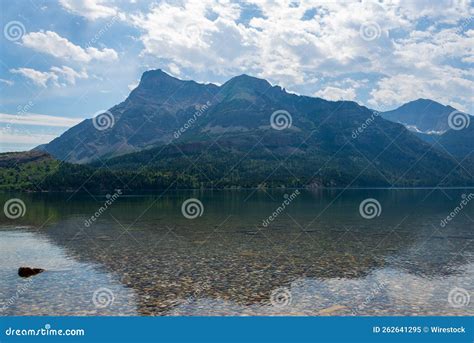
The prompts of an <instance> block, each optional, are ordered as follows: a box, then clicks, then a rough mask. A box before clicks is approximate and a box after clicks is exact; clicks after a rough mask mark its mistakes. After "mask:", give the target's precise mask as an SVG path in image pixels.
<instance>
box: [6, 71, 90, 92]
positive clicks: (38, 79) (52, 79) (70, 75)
mask: <svg viewBox="0 0 474 343" xmlns="http://www.w3.org/2000/svg"><path fill="white" fill-rule="evenodd" d="M10 72H11V73H13V74H19V75H22V76H23V77H25V78H27V79H29V80H30V81H32V82H33V83H34V84H36V85H38V86H41V87H47V86H48V85H53V86H55V87H63V86H66V85H75V84H76V79H87V78H88V77H89V76H88V75H87V73H86V71H85V70H82V71H80V72H77V71H75V70H74V69H72V68H70V67H67V66H62V67H51V69H50V70H49V71H39V70H36V69H32V68H17V69H10Z"/></svg>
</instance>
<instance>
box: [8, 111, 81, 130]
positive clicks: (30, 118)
mask: <svg viewBox="0 0 474 343" xmlns="http://www.w3.org/2000/svg"><path fill="white" fill-rule="evenodd" d="M82 120H83V119H80V118H79V119H77V118H67V117H59V116H50V115H45V114H35V113H27V114H21V115H18V114H8V113H0V123H7V124H20V125H33V126H51V127H72V126H74V125H76V124H79V123H80V122H81V121H82Z"/></svg>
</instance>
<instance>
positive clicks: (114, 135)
mask: <svg viewBox="0 0 474 343" xmlns="http://www.w3.org/2000/svg"><path fill="white" fill-rule="evenodd" d="M217 90H218V87H217V86H215V85H212V84H208V85H204V84H199V83H196V82H194V81H182V80H178V79H176V78H173V77H171V76H170V75H168V74H166V73H165V72H163V71H161V70H152V71H147V72H145V73H144V74H143V75H142V78H141V80H140V84H139V86H138V87H137V88H135V89H134V90H133V91H132V92H131V93H130V95H129V96H128V97H127V99H125V101H124V102H122V103H120V104H118V105H116V106H114V107H112V108H111V109H109V110H108V113H105V115H104V117H103V118H104V120H109V121H110V120H112V122H113V126H112V127H111V128H109V129H106V130H102V131H101V130H98V129H96V127H95V126H94V122H93V120H92V119H87V120H84V121H83V122H81V123H79V124H78V125H76V126H74V127H72V128H71V129H69V130H68V131H66V132H65V133H64V134H63V135H61V136H60V137H58V138H56V139H54V140H53V141H52V142H50V143H49V144H47V145H45V146H43V147H41V149H42V150H44V151H47V152H48V153H50V154H51V155H53V156H55V157H56V158H58V159H60V160H65V161H69V162H74V163H87V162H90V161H92V160H94V159H98V158H107V157H109V156H113V155H119V154H124V153H128V152H133V151H139V150H142V149H146V148H148V147H151V146H155V145H158V144H161V143H168V142H169V141H170V140H171V139H172V136H173V131H174V130H175V129H176V128H177V127H179V123H180V122H181V121H182V120H184V118H188V117H189V116H191V115H192V114H193V113H194V112H195V106H196V105H199V104H200V103H202V104H205V103H206V102H207V101H209V100H211V99H212V98H214V96H215V94H216V93H217ZM109 113H110V114H111V116H110V117H108V116H109ZM112 116H113V117H112ZM98 126H99V127H100V123H99V124H98ZM104 127H105V126H104Z"/></svg>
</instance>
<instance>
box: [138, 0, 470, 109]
mask: <svg viewBox="0 0 474 343" xmlns="http://www.w3.org/2000/svg"><path fill="white" fill-rule="evenodd" d="M252 4H254V5H255V6H256V7H257V8H258V9H259V11H255V13H260V14H257V16H254V17H253V18H251V19H250V20H249V21H247V22H245V23H242V22H239V20H240V18H241V15H242V11H243V7H241V6H240V5H238V4H232V5H229V4H226V5H223V4H222V3H220V2H218V1H214V0H202V1H197V0H196V1H194V0H190V1H186V2H184V3H181V2H179V3H178V2H172V3H170V2H162V3H160V4H158V5H154V6H153V7H151V9H150V10H149V11H148V12H147V13H144V14H141V15H133V16H131V22H132V23H133V25H135V26H136V27H137V28H139V29H140V30H141V31H142V34H141V37H140V39H141V41H142V43H143V45H144V50H143V52H142V55H143V56H146V57H152V58H156V59H157V61H158V63H159V64H160V65H163V64H167V65H170V63H172V64H173V65H175V66H176V67H177V68H178V69H179V70H180V71H181V72H182V73H183V74H187V71H186V69H188V70H192V71H193V72H195V73H196V74H199V75H202V74H206V75H210V79H209V80H208V81H216V80H215V79H216V78H219V79H222V76H225V77H229V76H234V75H236V74H239V73H242V72H245V73H249V74H253V75H256V76H260V77H264V78H267V79H269V80H270V81H272V82H273V83H278V84H280V85H282V86H284V87H287V88H290V89H298V90H299V91H300V92H308V90H309V91H310V92H312V93H314V92H316V95H319V96H326V97H332V98H340V97H343V98H345V99H354V100H360V97H361V96H362V97H365V98H364V99H365V101H364V102H368V103H370V104H375V105H385V104H386V102H392V103H394V102H397V103H398V104H400V102H399V101H405V100H406V99H408V98H409V97H410V99H412V98H413V97H415V98H416V97H422V96H423V97H428V98H432V99H434V100H439V101H444V102H445V103H457V104H464V107H466V104H467V103H469V102H470V101H472V98H471V95H470V94H471V93H472V77H473V75H472V71H470V70H469V69H463V67H461V66H459V64H456V63H453V60H454V61H458V62H461V61H463V62H464V63H471V62H472V60H473V59H474V57H473V56H474V48H473V47H474V42H473V39H474V33H473V32H472V31H473V30H470V31H469V30H467V28H468V22H467V21H466V18H470V17H472V14H473V9H472V7H470V5H469V1H462V0H440V1H436V3H434V2H433V1H428V0H420V1H416V2H414V1H411V0H406V1H405V0H401V1H383V2H378V1H370V0H365V1H351V2H346V1H324V2H318V3H315V2H314V1H311V0H302V1H300V2H297V3H296V2H283V1H282V2H274V1H265V0H254V1H252ZM310 10H313V16H312V17H311V16H308V17H306V18H305V20H302V18H303V17H305V16H306V15H307V13H308V11H310ZM210 14H212V15H210ZM247 15H248V13H247ZM370 22H375V23H376V24H377V25H376V27H379V28H380V31H379V32H377V38H376V39H373V40H367V39H364V37H363V36H362V35H361V34H360V28H361V25H363V24H365V23H370ZM420 23H421V24H422V25H419V24H420ZM424 23H430V25H425V24H424ZM425 26H426V27H425ZM420 27H425V28H423V29H420ZM170 69H171V68H170ZM354 74H356V75H357V76H353V75H354ZM368 75H370V83H369V82H364V83H363V85H362V86H355V85H351V84H342V85H337V84H336V83H334V82H333V81H334V80H335V79H337V78H340V79H344V78H347V77H348V76H350V77H352V78H354V79H355V80H354V81H355V82H360V81H361V80H364V79H366V78H367V76H368ZM213 78H214V79H213ZM328 78H329V79H332V80H331V81H330V82H328V81H327V80H325V79H328ZM313 80H317V81H316V82H314V83H313V82H312V81H313ZM397 82H404V84H398V83H397ZM308 85H309V86H308ZM369 85H372V87H373V89H370V88H369ZM311 87H312V88H311ZM469 87H471V88H470V91H469ZM318 89H319V90H318Z"/></svg>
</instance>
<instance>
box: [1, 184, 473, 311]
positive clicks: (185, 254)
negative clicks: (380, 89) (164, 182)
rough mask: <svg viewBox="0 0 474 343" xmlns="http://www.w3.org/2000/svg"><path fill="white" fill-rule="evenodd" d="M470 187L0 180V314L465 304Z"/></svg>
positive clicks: (469, 276)
mask: <svg viewBox="0 0 474 343" xmlns="http://www.w3.org/2000/svg"><path fill="white" fill-rule="evenodd" d="M472 193H474V190H472V189H471V190H463V189H450V190H446V189H443V190H441V189H436V190H434V189H390V190H389V189H370V190H369V189H368V190H360V189H359V190H355V189H349V190H337V189H335V190H315V191H308V190H304V191H303V190H301V191H295V190H245V191H244V190H242V191H239V190H235V191H175V192H166V193H163V194H160V193H156V194H145V195H127V194H118V193H115V194H110V195H91V194H87V193H85V194H78V193H77V194H34V193H30V194H26V193H20V194H14V193H3V194H0V200H1V201H2V202H1V203H2V204H5V203H6V202H7V201H8V200H10V199H20V200H21V201H22V202H23V203H24V205H25V206H24V213H21V214H24V215H23V216H20V217H19V218H16V219H11V218H8V217H7V216H6V215H5V213H3V212H2V214H1V219H0V315H159V316H176V315H185V316H188V315H217V316H221V315H239V316H240V315H303V316H313V315H342V316H346V315H376V316H378V315H474V304H473V302H474V301H471V299H470V296H471V295H472V292H473V290H474V286H473V285H474V244H473V243H474V232H473V228H474V201H471V200H470V199H471V198H470V197H469V195H470V194H472ZM473 196H474V195H473ZM189 199H197V200H199V201H197V200H191V201H189V202H187V203H186V204H185V205H189V206H188V207H185V208H183V203H185V202H186V200H189ZM366 199H373V200H369V201H366V202H364V200H366ZM374 200H376V201H374ZM473 200H474V199H473ZM463 201H464V203H466V204H462V202H463ZM106 202H107V204H106ZM361 203H362V204H363V205H364V204H367V207H364V206H362V208H361ZM101 207H102V209H101ZM461 207H462V208H461ZM456 208H458V209H457V210H456ZM7 212H8V211H7ZM8 214H9V217H14V216H16V215H18V214H15V213H13V212H12V213H9V212H8ZM448 216H450V219H449V220H447V219H446V218H447V217H448ZM443 220H444V221H443ZM21 266H28V267H38V268H43V269H45V271H44V272H43V273H40V274H38V275H35V276H32V277H30V278H21V277H19V276H18V268H19V267H21Z"/></svg>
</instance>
